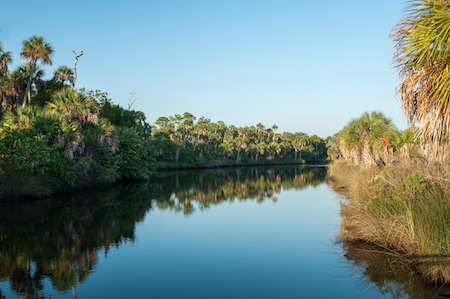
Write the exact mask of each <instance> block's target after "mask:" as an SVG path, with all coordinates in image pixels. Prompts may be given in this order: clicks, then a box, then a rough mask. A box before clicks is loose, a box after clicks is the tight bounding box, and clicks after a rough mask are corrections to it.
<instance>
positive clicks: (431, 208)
mask: <svg viewBox="0 0 450 299" xmlns="http://www.w3.org/2000/svg"><path fill="white" fill-rule="evenodd" d="M449 173H450V168H449V166H448V165H445V164H438V163H436V164H432V163H428V162H427V161H426V160H425V159H423V158H420V157H415V158H412V159H408V160H399V161H397V162H396V163H392V164H391V165H388V166H385V167H382V168H378V167H372V168H363V167H359V166H356V165H354V164H351V163H346V162H334V163H332V164H331V165H330V166H329V172H328V174H329V177H328V182H329V184H330V186H331V187H332V189H333V190H334V191H336V192H338V193H340V194H342V195H344V196H345V197H346V200H344V201H343V202H342V203H341V215H342V217H343V221H342V223H341V234H340V236H339V237H340V238H342V239H343V240H344V241H347V242H353V243H358V242H364V243H369V244H375V245H377V246H379V247H381V248H384V249H388V250H389V251H390V252H391V254H393V255H396V256H401V257H402V260H405V261H407V262H408V264H409V266H410V267H411V268H413V269H415V271H417V273H418V274H420V275H421V277H422V278H423V279H424V281H426V282H428V283H430V282H433V283H442V282H447V281H450V266H449V265H448V261H449V255H450V231H449V230H448V222H449V219H450V186H449V184H448V179H449Z"/></svg>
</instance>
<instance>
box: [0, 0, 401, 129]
mask: <svg viewBox="0 0 450 299" xmlns="http://www.w3.org/2000/svg"><path fill="white" fill-rule="evenodd" d="M5 2H6V3H3V4H2V11H1V12H0V30H1V31H0V41H1V42H2V44H3V47H4V50H6V51H11V52H12V54H13V55H17V57H16V56H15V57H13V58H14V63H13V65H12V66H11V69H13V68H14V67H16V66H17V65H19V64H21V63H23V62H24V61H23V60H21V59H20V58H19V57H18V55H19V53H20V51H21V48H22V41H23V40H25V39H29V38H30V37H31V36H33V35H41V36H43V37H44V38H45V39H46V40H47V41H48V42H49V43H50V44H51V45H52V46H53V48H54V55H53V66H52V67H44V70H45V71H46V76H45V78H46V79H50V78H51V77H52V76H53V71H54V70H55V69H56V68H57V67H58V66H60V65H67V66H69V67H72V66H73V63H74V54H73V52H72V51H71V48H72V49H75V50H77V52H78V53H79V52H80V50H81V48H83V50H84V52H85V54H84V55H83V56H82V57H80V59H79V62H78V65H77V73H78V79H77V82H76V86H77V87H86V88H88V89H93V90H97V89H99V90H101V91H106V92H108V95H109V97H110V98H112V100H113V102H114V103H117V104H119V105H121V106H123V107H126V106H127V98H129V97H130V93H132V92H135V97H136V98H137V101H136V102H135V103H134V105H133V108H134V109H136V110H141V111H143V112H144V113H145V115H146V116H147V121H148V122H149V123H151V124H153V123H154V121H155V120H156V119H157V118H158V117H160V116H170V115H174V114H183V113H184V112H190V113H192V114H194V115H195V116H197V117H200V116H207V117H209V118H211V120H212V121H214V122H217V121H219V120H222V121H224V122H225V123H226V124H227V125H232V124H233V125H235V126H251V125H256V124H257V123H259V122H261V123H262V124H264V125H265V126H266V127H271V126H272V125H273V124H276V125H278V127H279V129H278V132H284V131H288V132H304V133H307V134H309V135H314V134H316V135H319V136H320V137H327V136H329V135H333V134H334V133H336V132H338V131H339V130H340V129H342V128H343V126H344V125H346V124H347V123H348V122H349V121H350V120H351V119H352V118H357V117H359V116H360V115H361V114H362V113H364V112H365V111H373V110H378V111H382V112H383V113H384V114H385V115H386V116H388V117H390V118H392V119H393V121H394V123H395V124H396V125H397V127H398V128H400V129H405V128H406V127H407V124H406V119H405V117H404V116H403V114H402V112H401V106H400V103H399V102H395V100H394V96H395V87H396V85H397V84H398V83H399V79H398V75H397V72H396V70H395V69H393V68H392V59H391V58H392V51H391V48H392V43H391V42H390V41H389V39H388V36H389V32H390V31H391V29H392V28H393V26H394V25H395V24H396V23H397V22H398V21H399V20H400V18H401V17H402V15H403V8H404V6H405V3H406V2H405V0H379V1H361V0H358V1H357V0H346V1H335V0H323V1H304V0H271V1H266V0H203V1H198V0H142V1H136V0H129V1H115V0H109V1H103V0H96V1H92V0H77V1H64V0H63V1H61V0H59V1H53V0H47V1H35V0H33V1H31V0H22V1H12V0H7V1H5Z"/></svg>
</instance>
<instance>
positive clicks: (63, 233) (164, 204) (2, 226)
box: [0, 166, 326, 298]
mask: <svg viewBox="0 0 450 299" xmlns="http://www.w3.org/2000/svg"><path fill="white" fill-rule="evenodd" d="M325 176H326V170H325V168H319V167H314V168H304V167H300V166H298V167H297V166H296V167H271V168H261V167H259V168H237V169H220V170H210V171H185V172H172V173H168V172H166V173H160V174H159V176H158V177H157V178H156V179H155V180H154V181H153V182H146V183H139V184H129V185H123V186H117V187H114V188H107V189H108V190H107V191H96V192H83V193H82V194H75V195H65V196H62V197H60V198H53V199H45V200H39V201H29V202H20V203H2V205H1V208H0V241H1V242H0V282H1V281H9V285H10V287H11V289H12V290H13V292H14V293H15V294H16V295H18V296H21V297H24V298H44V297H45V294H44V280H45V279H48V280H49V281H50V282H51V284H52V286H53V288H54V290H56V291H57V292H60V293H65V292H73V296H74V297H77V294H76V287H77V285H79V284H80V283H81V282H83V281H86V280H87V279H88V278H89V276H90V274H91V273H92V272H93V271H95V267H96V265H97V263H98V252H99V251H100V250H104V252H105V253H106V254H108V250H109V249H110V248H111V247H119V246H120V245H121V244H124V243H133V242H134V240H135V238H136V236H135V228H136V224H137V223H139V222H141V221H143V219H144V217H145V215H146V213H147V212H148V211H149V210H150V209H151V208H152V206H155V207H157V208H158V209H170V210H173V211H176V212H182V213H183V214H184V215H190V214H192V213H194V211H195V208H194V204H193V203H194V202H197V204H196V206H197V207H198V208H199V209H208V208H210V207H211V206H212V205H216V204H219V203H221V202H224V201H228V200H230V201H233V200H248V199H253V200H256V201H257V202H262V201H264V200H265V199H266V198H270V199H271V200H277V198H276V194H277V193H279V192H280V191H281V190H282V189H285V190H286V189H291V188H295V189H302V188H305V187H307V186H317V185H319V184H320V183H322V182H323V181H324V179H325ZM0 298H4V295H2V291H1V289H0Z"/></svg>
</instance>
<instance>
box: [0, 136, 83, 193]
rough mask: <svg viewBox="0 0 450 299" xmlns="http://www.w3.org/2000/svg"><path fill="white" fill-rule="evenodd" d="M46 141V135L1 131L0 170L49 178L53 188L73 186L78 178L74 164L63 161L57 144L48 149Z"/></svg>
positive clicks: (47, 138)
mask: <svg viewBox="0 0 450 299" xmlns="http://www.w3.org/2000/svg"><path fill="white" fill-rule="evenodd" d="M49 140H50V135H49V134H47V135H42V136H33V137H29V136H26V135H25V134H24V133H21V132H18V131H10V132H4V137H3V139H2V140H1V142H0V167H1V168H2V169H3V170H4V171H5V172H7V173H13V172H22V173H29V174H32V175H44V176H49V178H50V180H51V182H52V183H53V184H54V185H56V186H62V185H64V184H68V185H70V186H73V185H74V183H75V180H76V178H77V176H78V175H77V172H76V170H75V168H74V167H73V162H71V161H67V160H65V159H64V152H62V151H60V150H59V149H58V144H53V146H48V143H49Z"/></svg>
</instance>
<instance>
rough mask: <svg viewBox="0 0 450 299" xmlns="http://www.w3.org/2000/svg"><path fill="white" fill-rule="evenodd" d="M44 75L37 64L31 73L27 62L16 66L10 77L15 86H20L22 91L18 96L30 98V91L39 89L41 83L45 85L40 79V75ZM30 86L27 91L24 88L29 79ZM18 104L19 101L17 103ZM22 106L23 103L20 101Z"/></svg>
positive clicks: (41, 85)
mask: <svg viewBox="0 0 450 299" xmlns="http://www.w3.org/2000/svg"><path fill="white" fill-rule="evenodd" d="M43 76H44V71H43V70H41V68H40V67H39V66H38V65H37V66H36V68H35V69H34V73H33V75H31V67H30V65H29V64H22V65H20V66H19V67H17V68H16V69H15V70H14V72H12V74H11V79H12V80H14V81H15V83H16V84H17V85H16V86H18V87H20V88H19V90H20V91H21V92H22V93H21V94H20V96H19V97H20V98H21V99H24V98H25V96H27V97H28V98H31V93H32V92H37V91H39V90H40V89H41V88H42V87H43V85H44V86H45V82H43V81H42V77H43ZM30 78H31V83H30V88H28V91H27V89H26V87H27V84H28V82H29V81H30ZM17 105H19V103H17ZM22 106H23V103H22Z"/></svg>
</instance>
